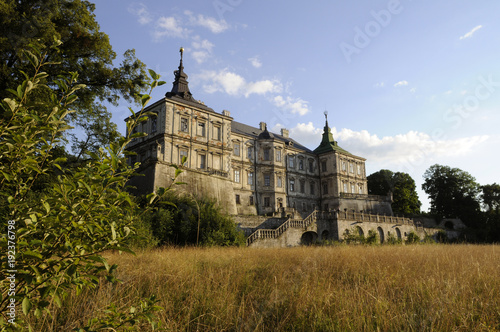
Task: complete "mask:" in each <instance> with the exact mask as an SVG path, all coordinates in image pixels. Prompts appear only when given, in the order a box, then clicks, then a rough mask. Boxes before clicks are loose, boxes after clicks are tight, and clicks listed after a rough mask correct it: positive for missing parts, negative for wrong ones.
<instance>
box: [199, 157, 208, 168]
mask: <svg viewBox="0 0 500 332" xmlns="http://www.w3.org/2000/svg"><path fill="white" fill-rule="evenodd" d="M206 161H207V156H205V155H204V154H200V168H201V169H205V167H206V166H207V164H206Z"/></svg>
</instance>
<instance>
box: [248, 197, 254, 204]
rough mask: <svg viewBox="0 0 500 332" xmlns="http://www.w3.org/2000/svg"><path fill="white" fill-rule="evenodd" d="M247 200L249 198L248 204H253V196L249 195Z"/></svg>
mask: <svg viewBox="0 0 500 332" xmlns="http://www.w3.org/2000/svg"><path fill="white" fill-rule="evenodd" d="M249 200H250V201H249V204H250V205H253V196H250V197H249Z"/></svg>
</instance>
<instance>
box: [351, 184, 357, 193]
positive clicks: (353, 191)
mask: <svg viewBox="0 0 500 332" xmlns="http://www.w3.org/2000/svg"><path fill="white" fill-rule="evenodd" d="M351 192H352V193H353V194H355V193H356V190H354V183H351Z"/></svg>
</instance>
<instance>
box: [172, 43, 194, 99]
mask: <svg viewBox="0 0 500 332" xmlns="http://www.w3.org/2000/svg"><path fill="white" fill-rule="evenodd" d="M179 52H180V53H181V61H180V63H179V69H178V70H176V71H174V75H175V80H174V82H173V84H172V90H171V91H170V92H167V93H166V94H165V96H166V97H173V96H177V97H180V98H183V99H186V100H191V101H195V100H194V99H193V95H192V94H191V92H190V91H189V87H188V81H187V78H188V76H187V74H186V73H185V72H184V66H183V64H182V56H183V54H184V48H183V47H181V48H180V50H179Z"/></svg>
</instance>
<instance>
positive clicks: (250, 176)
mask: <svg viewBox="0 0 500 332" xmlns="http://www.w3.org/2000/svg"><path fill="white" fill-rule="evenodd" d="M247 183H248V184H250V185H252V184H253V172H248V182H247Z"/></svg>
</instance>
